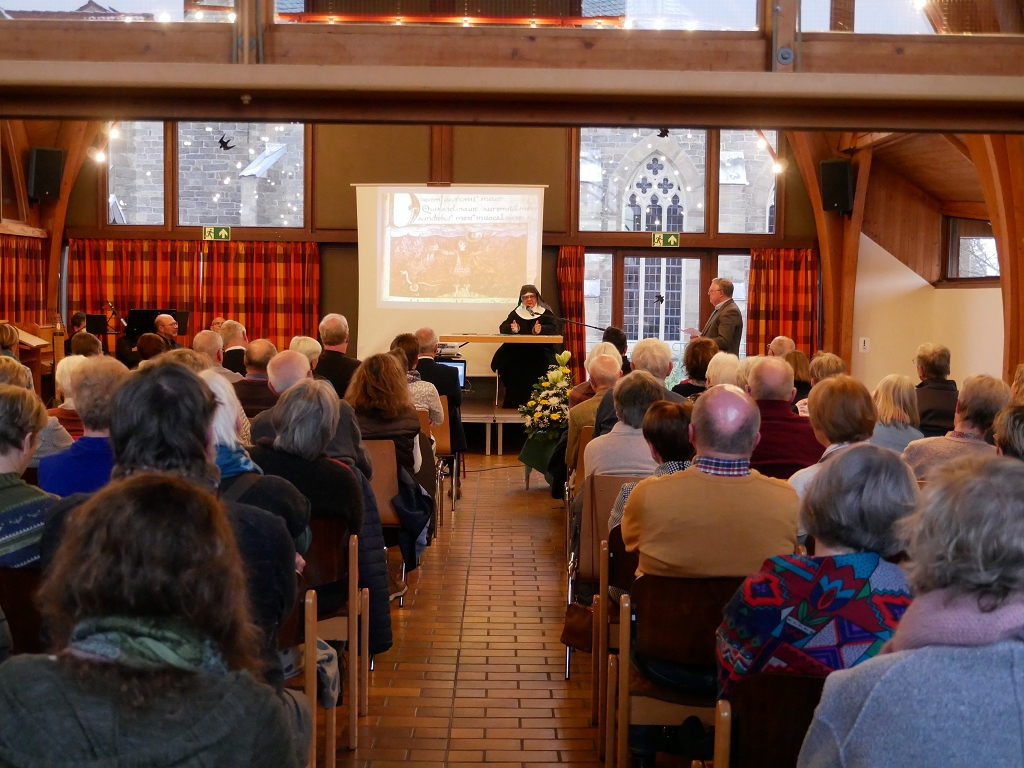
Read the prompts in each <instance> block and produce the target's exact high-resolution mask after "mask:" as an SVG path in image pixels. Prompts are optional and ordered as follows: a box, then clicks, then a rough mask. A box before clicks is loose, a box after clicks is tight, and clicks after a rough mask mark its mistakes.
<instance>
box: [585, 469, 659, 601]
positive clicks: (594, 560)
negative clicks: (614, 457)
mask: <svg viewBox="0 0 1024 768" xmlns="http://www.w3.org/2000/svg"><path fill="white" fill-rule="evenodd" d="M644 479H645V478H644V477H636V476H631V475H591V476H590V477H588V478H587V480H586V482H585V483H584V484H583V520H582V522H581V525H580V560H579V563H580V565H579V576H580V578H581V579H582V580H583V581H597V580H598V578H599V573H598V568H599V567H600V557H601V542H602V541H603V540H605V539H607V538H608V517H609V515H611V513H612V507H614V506H615V499H616V498H618V495H619V491H620V490H622V486H623V485H625V484H626V483H633V482H639V481H640V480H644Z"/></svg>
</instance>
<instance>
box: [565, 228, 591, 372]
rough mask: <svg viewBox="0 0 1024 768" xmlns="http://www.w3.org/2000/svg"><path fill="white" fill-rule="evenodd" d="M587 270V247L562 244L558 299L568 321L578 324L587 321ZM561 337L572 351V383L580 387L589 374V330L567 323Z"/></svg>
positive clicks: (570, 362)
mask: <svg viewBox="0 0 1024 768" xmlns="http://www.w3.org/2000/svg"><path fill="white" fill-rule="evenodd" d="M584 267H585V257H584V248H583V246H582V245H563V246H562V247H561V248H559V249H558V298H559V300H560V301H561V303H562V312H563V313H564V316H565V317H566V318H567V319H569V320H575V321H576V322H578V323H582V322H585V321H586V316H585V313H584V309H583V273H584ZM563 325H564V326H565V328H564V330H563V331H562V335H563V336H565V348H566V349H567V350H569V351H570V352H572V358H571V359H570V360H569V367H570V368H571V369H572V372H573V381H575V382H576V383H577V384H579V383H581V382H583V381H585V380H586V377H587V374H586V371H585V370H584V368H583V362H584V361H585V360H586V357H587V329H586V328H584V327H583V326H582V325H576V324H575V323H564V324H563Z"/></svg>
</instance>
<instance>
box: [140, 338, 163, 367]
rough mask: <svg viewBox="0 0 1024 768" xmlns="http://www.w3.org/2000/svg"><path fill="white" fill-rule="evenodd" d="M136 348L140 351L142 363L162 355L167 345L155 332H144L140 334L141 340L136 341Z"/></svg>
mask: <svg viewBox="0 0 1024 768" xmlns="http://www.w3.org/2000/svg"><path fill="white" fill-rule="evenodd" d="M135 350H136V351H137V352H138V353H139V362H140V363H142V362H145V361H146V360H152V359H153V358H154V357H156V356H158V355H162V354H163V353H164V352H166V351H167V345H166V344H165V343H164V340H163V339H162V338H161V337H160V336H157V335H156V334H155V333H144V334H142V335H141V336H139V340H138V341H137V342H135Z"/></svg>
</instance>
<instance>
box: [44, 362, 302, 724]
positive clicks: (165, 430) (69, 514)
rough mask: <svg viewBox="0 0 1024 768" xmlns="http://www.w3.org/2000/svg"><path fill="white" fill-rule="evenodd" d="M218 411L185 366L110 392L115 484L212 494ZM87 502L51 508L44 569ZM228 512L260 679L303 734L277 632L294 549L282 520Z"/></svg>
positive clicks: (286, 608)
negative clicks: (146, 477)
mask: <svg viewBox="0 0 1024 768" xmlns="http://www.w3.org/2000/svg"><path fill="white" fill-rule="evenodd" d="M216 407H217V403H216V400H215V399H214V397H213V393H211V392H210V389H209V387H207V386H206V384H205V383H204V382H203V381H202V380H201V379H200V378H199V377H198V376H197V375H196V374H195V373H193V372H192V371H190V370H189V369H188V368H186V367H184V366H182V365H178V364H176V363H168V364H165V365H154V366H151V367H149V368H146V369H143V370H141V371H136V372H135V373H133V374H132V375H131V376H129V377H128V378H127V379H125V381H124V383H122V384H121V386H120V387H119V388H118V390H117V392H115V393H114V400H113V403H112V404H111V411H110V445H111V447H112V448H113V450H114V471H113V473H112V475H111V477H112V479H115V480H116V479H119V478H123V477H129V476H132V475H136V474H139V473H144V472H159V473H162V474H164V475H178V476H180V477H182V478H184V479H185V480H187V481H188V482H190V483H192V484H193V485H195V486H197V487H198V488H203V489H207V490H210V491H215V490H216V489H217V482H218V478H219V474H220V473H219V471H218V470H217V467H216V466H215V465H213V464H212V463H210V458H209V456H208V451H209V447H210V445H211V444H212V440H213V413H214V411H215V409H216ZM88 499H89V497H88V496H87V495H85V494H75V495H74V496H69V497H68V498H66V499H63V500H61V501H58V502H56V503H55V504H54V505H53V507H52V508H51V509H50V512H49V514H48V515H47V516H46V524H45V526H44V529H43V538H42V540H41V542H40V554H41V564H42V566H43V569H44V570H47V569H48V568H49V566H50V564H51V563H52V562H53V559H54V556H55V553H56V552H57V549H58V547H59V546H60V544H61V541H62V539H63V537H64V528H65V523H66V521H67V520H69V519H74V517H75V515H76V513H75V510H76V509H78V508H79V507H80V506H81V505H82V504H84V503H86V502H87V501H88ZM225 507H226V508H227V512H228V521H229V522H230V523H231V527H232V528H233V529H234V533H235V539H236V541H237V542H238V548H239V551H240V552H241V555H242V561H243V563H244V564H245V568H246V578H247V582H248V588H249V601H250V607H251V610H252V618H253V621H254V622H255V623H256V625H257V626H258V627H259V628H260V629H261V630H262V631H263V642H264V645H263V649H262V659H263V663H264V675H265V676H266V678H267V681H268V682H270V683H272V684H273V685H274V686H275V687H276V688H278V690H279V694H280V696H281V697H282V703H283V704H284V705H285V706H286V709H287V711H288V712H289V713H290V714H289V717H290V722H293V723H294V724H295V727H296V728H300V726H301V723H302V717H303V716H304V717H305V718H306V723H307V726H306V730H307V731H308V717H309V711H308V703H307V704H306V709H305V715H304V714H303V707H302V705H301V703H300V700H301V699H302V698H304V697H299V699H296V698H295V697H294V696H293V695H292V694H290V693H288V692H284V691H281V688H282V684H283V679H282V678H283V675H282V671H281V662H280V660H279V659H278V656H277V633H278V629H279V628H280V626H281V623H282V622H283V621H284V619H285V617H287V616H288V614H289V613H290V612H291V610H292V607H293V606H294V605H295V597H296V581H295V566H296V559H295V546H294V544H293V543H292V538H291V536H290V535H289V533H288V529H287V527H286V526H285V522H284V520H282V519H281V518H279V517H276V516H275V515H273V514H271V513H269V512H265V511H264V510H262V509H257V508H256V507H251V506H248V505H246V504H240V503H238V502H235V501H227V502H225Z"/></svg>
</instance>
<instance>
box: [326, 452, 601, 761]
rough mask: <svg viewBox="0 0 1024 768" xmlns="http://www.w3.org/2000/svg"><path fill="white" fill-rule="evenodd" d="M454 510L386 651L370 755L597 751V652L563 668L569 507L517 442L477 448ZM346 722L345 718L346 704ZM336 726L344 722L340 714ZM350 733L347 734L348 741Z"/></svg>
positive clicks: (533, 755)
mask: <svg viewBox="0 0 1024 768" xmlns="http://www.w3.org/2000/svg"><path fill="white" fill-rule="evenodd" d="M467 469H468V475H467V477H466V479H465V480H464V481H463V486H462V488H463V498H462V500H461V501H460V502H459V508H458V512H456V514H455V516H454V517H452V516H451V515H450V514H448V515H446V520H445V525H444V527H443V528H442V529H441V531H440V533H439V535H438V537H437V539H436V540H435V542H434V544H433V546H431V547H430V548H428V549H427V551H426V553H425V554H424V556H423V564H422V566H421V568H420V569H419V571H418V572H415V573H413V574H411V575H410V577H409V593H408V595H406V599H405V607H404V608H398V606H397V602H396V603H392V606H393V607H392V624H393V627H394V633H395V644H394V647H393V648H392V649H391V650H390V651H388V652H387V653H385V654H382V655H380V656H378V657H377V660H376V670H375V671H374V672H373V673H372V674H371V680H370V709H369V716H368V717H365V718H362V719H361V720H360V733H359V741H360V748H359V749H358V750H357V751H356V752H354V753H353V752H348V751H345V750H341V751H339V754H338V762H339V764H340V765H345V766H356V765H358V766H360V768H388V767H389V766H395V765H399V764H401V765H402V766H421V767H422V768H428V767H429V768H434V767H435V766H437V767H438V768H439V767H440V766H445V765H454V766H469V765H481V764H486V765H487V766H489V767H490V768H497V767H498V766H508V768H520V767H522V768H526V767H527V766H547V765H553V764H558V765H563V766H564V765H572V766H588V767H590V766H596V765H598V759H597V751H596V743H595V739H596V729H594V728H592V727H591V726H590V717H589V715H590V709H589V706H590V705H589V695H590V656H589V655H587V654H583V653H578V654H574V660H573V670H572V679H571V680H569V681H567V680H565V674H564V663H565V646H563V645H562V644H561V643H559V642H558V637H559V635H560V633H561V630H562V620H563V618H564V615H565V585H564V559H565V558H564V555H563V542H562V535H563V534H562V524H563V523H562V520H563V518H562V507H561V504H560V502H559V501H558V500H556V499H553V498H551V495H550V493H549V491H548V488H547V486H546V484H545V483H544V482H543V481H542V480H541V479H540V477H539V476H538V475H536V474H534V476H533V482H532V483H531V485H532V489H531V490H530V491H525V490H523V473H522V468H521V465H519V464H518V463H517V462H516V461H515V458H514V456H509V455H505V456H489V457H483V456H469V457H468V460H467ZM338 714H339V718H338V720H339V725H340V724H341V723H344V722H345V719H344V716H343V713H342V712H339V713H338ZM339 730H342V729H341V728H339ZM343 738H344V734H339V742H340V741H342V739H343Z"/></svg>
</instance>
